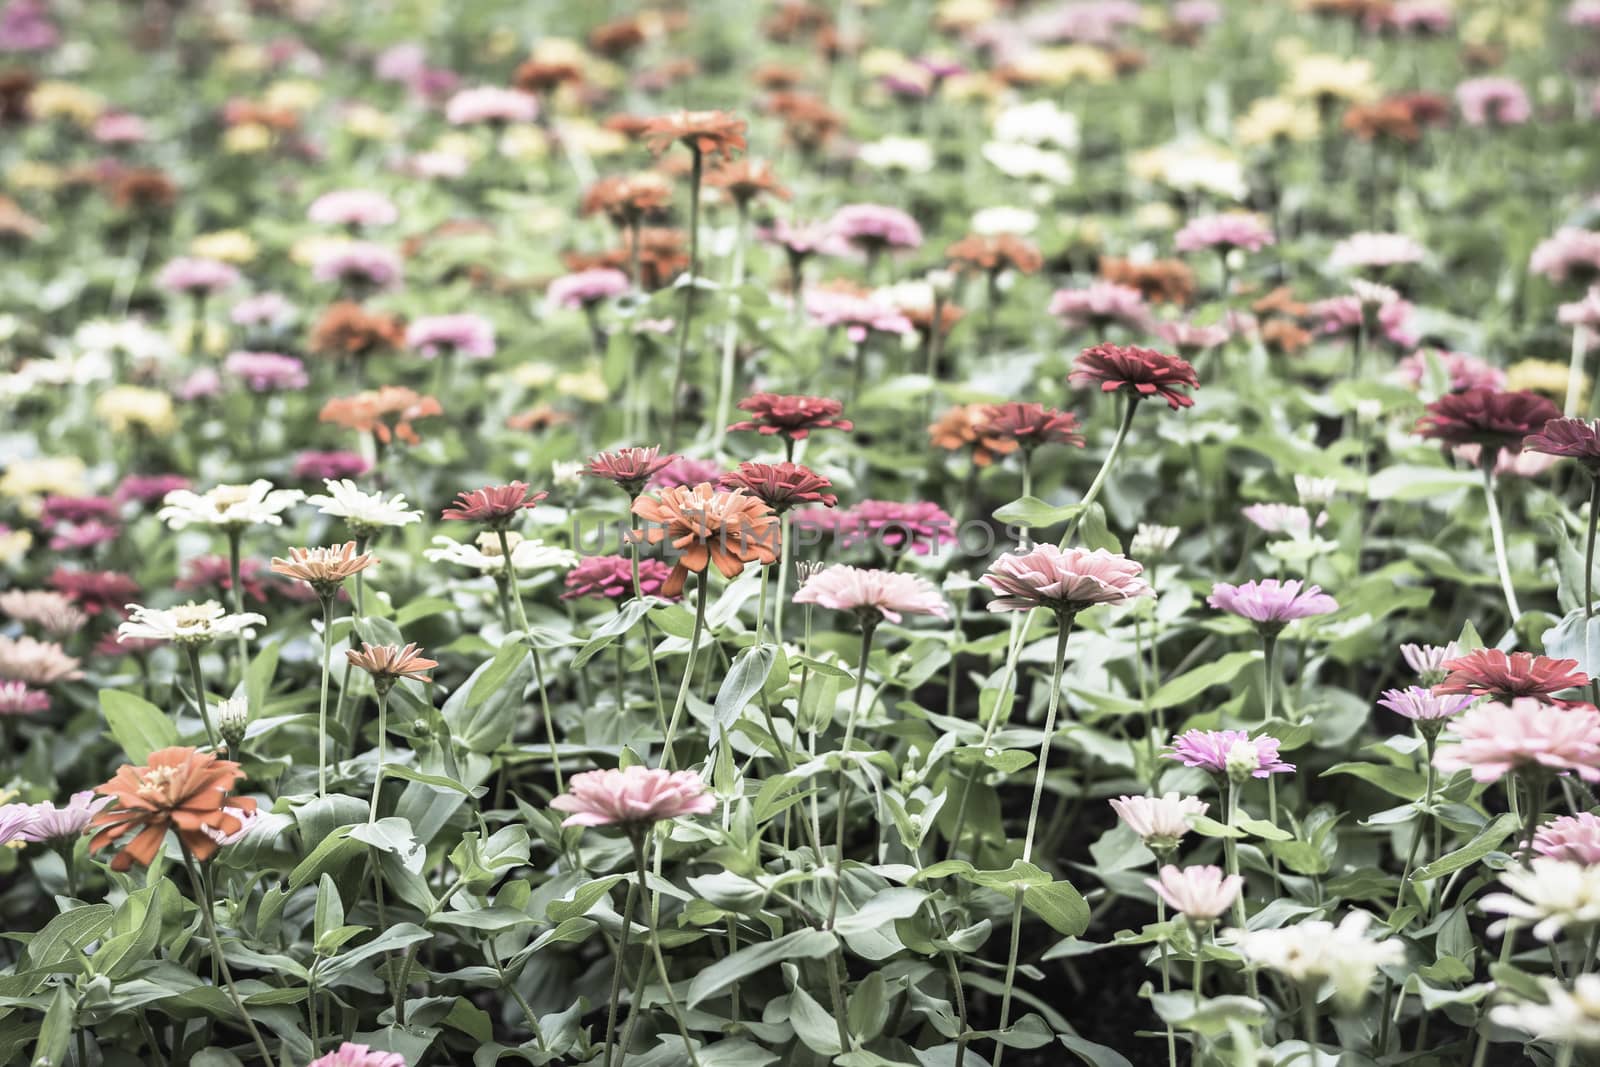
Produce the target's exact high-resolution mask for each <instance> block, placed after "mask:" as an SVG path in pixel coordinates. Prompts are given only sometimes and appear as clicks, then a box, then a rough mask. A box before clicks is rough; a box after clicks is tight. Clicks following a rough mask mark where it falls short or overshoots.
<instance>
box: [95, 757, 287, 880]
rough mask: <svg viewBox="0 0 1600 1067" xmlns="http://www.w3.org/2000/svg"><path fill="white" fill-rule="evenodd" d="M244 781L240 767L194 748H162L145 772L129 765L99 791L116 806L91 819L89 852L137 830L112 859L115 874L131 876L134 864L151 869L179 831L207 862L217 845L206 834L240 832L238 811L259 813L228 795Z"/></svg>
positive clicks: (192, 851) (246, 801) (193, 852)
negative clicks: (169, 835)
mask: <svg viewBox="0 0 1600 1067" xmlns="http://www.w3.org/2000/svg"><path fill="white" fill-rule="evenodd" d="M243 777H244V771H242V770H240V768H239V765H238V764H237V763H234V762H233V761H231V760H225V759H218V758H217V757H216V756H215V755H213V754H212V753H210V752H201V751H199V750H198V749H193V748H163V749H159V750H157V751H155V752H152V753H150V756H149V760H148V762H147V764H146V765H145V766H143V767H135V766H133V765H131V764H126V763H125V764H123V765H122V767H121V768H120V769H118V771H117V773H116V776H115V777H114V778H112V779H111V780H110V781H109V782H107V783H105V784H104V785H102V786H99V787H97V788H96V789H95V792H97V793H100V794H102V795H105V796H109V797H111V798H112V800H114V801H115V803H116V806H115V807H112V808H108V809H107V810H105V811H101V812H100V813H98V814H97V815H95V816H94V817H93V818H92V819H91V820H90V823H89V825H90V827H91V828H92V829H93V830H95V835H94V837H93V838H92V839H91V840H90V841H89V850H90V851H91V852H94V851H98V850H99V849H102V848H105V847H106V846H108V845H111V844H113V843H114V842H116V841H117V840H119V839H120V838H122V837H123V836H124V835H125V834H128V833H130V832H135V831H137V833H136V835H135V836H134V838H133V840H131V841H129V842H128V843H127V844H125V845H123V846H122V848H121V849H120V850H119V851H118V852H117V854H116V856H115V857H114V858H113V859H112V861H111V869H112V870H114V871H126V870H128V869H129V868H130V867H132V866H133V865H134V864H135V863H137V864H139V866H141V867H148V866H150V863H151V861H152V860H154V859H155V858H156V853H157V852H158V851H160V849H161V845H162V842H164V841H165V840H166V837H167V831H168V830H169V829H170V830H175V831H177V834H178V840H179V841H181V842H182V843H183V846H184V848H185V849H187V850H188V852H189V853H190V854H191V855H193V856H194V858H195V859H197V860H208V859H210V858H211V857H212V856H213V855H215V854H216V851H217V847H218V845H217V841H216V840H215V839H214V838H213V837H211V836H210V835H209V834H208V833H206V831H207V830H216V831H220V832H222V833H223V834H231V833H237V832H238V831H239V830H240V829H242V828H243V824H242V823H241V821H240V820H239V818H238V816H237V815H235V814H233V812H236V811H246V812H253V811H254V810H255V806H256V802H255V801H254V800H253V799H252V798H250V797H230V796H228V791H229V790H230V789H232V788H233V785H234V783H235V782H237V781H238V780H239V779H241V778H243ZM230 809H231V810H230Z"/></svg>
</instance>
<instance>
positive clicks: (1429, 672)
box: [1400, 641, 1461, 686]
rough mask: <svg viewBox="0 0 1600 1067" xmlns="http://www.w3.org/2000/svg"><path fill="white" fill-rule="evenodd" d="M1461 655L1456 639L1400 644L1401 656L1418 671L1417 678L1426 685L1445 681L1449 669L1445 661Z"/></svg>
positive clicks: (1409, 665)
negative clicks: (1446, 641)
mask: <svg viewBox="0 0 1600 1067" xmlns="http://www.w3.org/2000/svg"><path fill="white" fill-rule="evenodd" d="M1460 655H1461V649H1460V648H1459V647H1458V646H1457V645H1456V643H1455V642H1454V641H1450V642H1448V643H1446V644H1443V645H1412V644H1405V645H1401V646H1400V658H1401V659H1403V660H1405V661H1406V666H1407V667H1410V668H1411V669H1412V670H1413V671H1414V672H1416V675H1417V678H1418V679H1419V680H1420V681H1421V682H1422V683H1423V684H1424V685H1430V686H1431V685H1438V684H1439V683H1440V682H1442V681H1444V677H1445V675H1447V674H1449V673H1450V672H1449V670H1447V669H1446V668H1445V663H1446V662H1448V661H1449V660H1453V659H1455V658H1456V657H1458V656H1460Z"/></svg>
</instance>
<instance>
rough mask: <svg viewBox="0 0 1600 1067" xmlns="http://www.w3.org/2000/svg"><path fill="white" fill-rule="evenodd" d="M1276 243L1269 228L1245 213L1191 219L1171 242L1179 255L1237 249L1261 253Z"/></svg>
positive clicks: (1256, 218)
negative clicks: (1181, 253)
mask: <svg viewBox="0 0 1600 1067" xmlns="http://www.w3.org/2000/svg"><path fill="white" fill-rule="evenodd" d="M1274 241H1275V238H1274V237H1273V236H1272V228H1271V227H1270V226H1268V225H1267V224H1266V223H1264V222H1262V221H1261V219H1260V218H1258V217H1257V216H1255V215H1251V214H1248V213H1246V212H1243V211H1230V212H1227V213H1225V214H1222V215H1202V216H1200V217H1199V218H1195V219H1190V220H1189V221H1188V222H1187V223H1185V224H1184V227H1183V229H1181V230H1179V231H1178V232H1177V234H1176V236H1174V237H1173V239H1172V243H1173V246H1174V247H1176V248H1177V250H1178V251H1179V252H1207V251H1213V252H1227V251H1229V250H1230V249H1234V248H1242V249H1244V250H1245V251H1246V252H1259V251H1261V250H1262V249H1263V248H1265V247H1267V246H1268V245H1270V244H1273V243H1274Z"/></svg>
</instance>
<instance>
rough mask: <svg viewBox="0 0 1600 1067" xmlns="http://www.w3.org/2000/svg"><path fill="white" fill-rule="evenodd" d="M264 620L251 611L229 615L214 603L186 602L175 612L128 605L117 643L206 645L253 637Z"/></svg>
mask: <svg viewBox="0 0 1600 1067" xmlns="http://www.w3.org/2000/svg"><path fill="white" fill-rule="evenodd" d="M266 621H267V620H266V617H265V616H262V615H257V614H256V613H255V612H253V611H246V612H242V613H240V614H237V615H233V614H229V613H228V611H227V610H226V609H225V608H223V606H222V605H221V604H218V603H217V602H216V601H215V600H207V601H205V602H204V603H200V604H196V603H194V602H192V601H191V602H190V603H188V604H181V605H179V606H178V607H175V608H147V607H141V606H140V605H138V604H129V605H128V621H127V622H124V623H122V624H120V625H119V626H118V627H117V640H118V641H123V640H127V639H130V638H132V639H141V638H142V639H145V640H150V641H171V642H172V643H174V644H177V645H208V644H210V643H211V642H212V641H215V640H217V639H218V638H221V637H233V636H235V635H237V634H240V633H242V634H244V636H245V637H253V636H254V635H255V631H254V630H253V629H251V627H254V626H261V625H264V624H265V623H266Z"/></svg>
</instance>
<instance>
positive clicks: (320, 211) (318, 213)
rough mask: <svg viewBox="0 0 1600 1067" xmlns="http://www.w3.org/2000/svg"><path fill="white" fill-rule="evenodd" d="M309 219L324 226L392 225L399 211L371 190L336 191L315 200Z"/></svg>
mask: <svg viewBox="0 0 1600 1067" xmlns="http://www.w3.org/2000/svg"><path fill="white" fill-rule="evenodd" d="M306 218H308V219H310V220H311V221H312V222H315V223H317V224H319V225H322V226H351V227H356V226H390V225H393V224H394V223H395V222H396V221H397V220H398V219H399V218H400V211H399V209H398V208H396V207H395V206H394V201H393V200H390V199H389V198H388V197H387V196H384V195H383V194H382V193H379V192H375V191H373V190H371V189H337V190H335V191H333V192H331V193H323V194H322V195H321V196H319V197H317V198H316V199H315V200H313V201H312V202H311V207H310V209H309V210H307V211H306Z"/></svg>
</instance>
